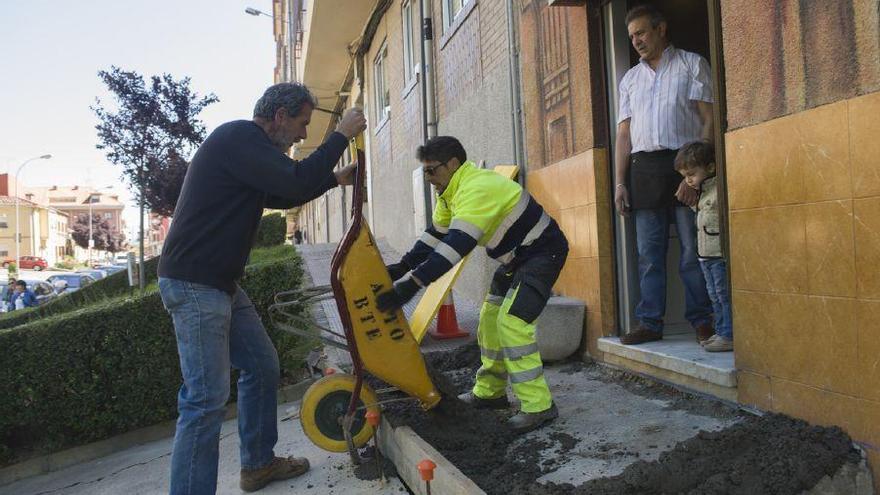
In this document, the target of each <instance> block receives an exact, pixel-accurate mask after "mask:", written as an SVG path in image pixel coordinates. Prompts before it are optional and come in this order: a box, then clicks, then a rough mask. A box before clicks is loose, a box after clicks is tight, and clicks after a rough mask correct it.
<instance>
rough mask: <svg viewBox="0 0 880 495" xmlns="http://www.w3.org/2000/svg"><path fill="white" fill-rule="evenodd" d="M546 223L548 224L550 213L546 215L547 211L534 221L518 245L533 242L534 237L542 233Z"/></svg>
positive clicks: (526, 244)
mask: <svg viewBox="0 0 880 495" xmlns="http://www.w3.org/2000/svg"><path fill="white" fill-rule="evenodd" d="M548 225H550V215H548V214H547V213H542V214H541V219H540V220H538V223H536V224H535V226H534V227H532V230H530V231H529V233H528V234H526V237H525V239H523V242H522V244H520V246H528V245H529V244H531V243H533V242H535V239H537V238H538V237H541V234H543V233H544V230H545V229H546V228H547V226H548Z"/></svg>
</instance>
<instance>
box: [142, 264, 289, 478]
mask: <svg viewBox="0 0 880 495" xmlns="http://www.w3.org/2000/svg"><path fill="white" fill-rule="evenodd" d="M236 289H237V290H236V293H235V295H234V296H231V295H229V294H228V293H226V292H224V291H222V290H219V289H216V288H214V287H211V286H208V285H202V284H196V283H191V282H185V281H182V280H174V279H169V278H160V279H159V292H160V294H161V296H162V303H163V304H164V305H165V309H167V310H168V312H169V313H170V314H171V318H172V319H173V321H174V330H175V333H176V334H177V352H178V354H179V355H180V370H181V373H182V374H183V385H181V387H180V392H179V394H178V397H177V408H178V411H179V414H180V415H179V416H178V418H177V432H176V433H175V435H174V450H173V453H172V456H171V494H172V495H178V494H186V495H201V494H213V493H215V491H216V489H217V464H218V462H219V447H220V426H221V425H222V423H223V419H224V417H225V413H226V408H225V406H226V402H227V401H228V400H229V386H230V383H229V381H230V370H231V367H235V368H237V369H240V370H241V375H240V378H239V380H238V436H239V440H240V442H241V443H240V455H241V467H242V468H243V469H256V468H261V467H264V466H266V465H268V464H269V463H270V462H272V460H273V458H274V456H275V455H274V452H273V448H274V446H275V442H276V441H277V440H278V429H277V428H278V423H277V407H278V404H277V402H278V397H277V389H278V383H279V381H280V368H279V365H278V353H277V352H276V351H275V347H274V346H273V345H272V341H271V340H270V339H269V336H268V335H267V334H266V329H265V328H263V324H262V323H261V322H260V317H259V316H258V315H257V312H256V310H255V309H254V305H253V304H252V303H251V301H250V299H248V296H247V294H245V293H244V291H243V290H241V288H240V287H236Z"/></svg>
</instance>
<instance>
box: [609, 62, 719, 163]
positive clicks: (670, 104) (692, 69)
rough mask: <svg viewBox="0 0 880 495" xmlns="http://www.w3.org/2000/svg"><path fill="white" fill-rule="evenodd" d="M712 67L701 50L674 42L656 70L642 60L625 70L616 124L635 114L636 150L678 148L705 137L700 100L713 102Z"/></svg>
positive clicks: (633, 134)
mask: <svg viewBox="0 0 880 495" xmlns="http://www.w3.org/2000/svg"><path fill="white" fill-rule="evenodd" d="M710 70H711V69H710V68H709V63H708V62H707V61H706V59H704V58H703V57H701V56H700V55H698V54H696V53H692V52H687V51H684V50H679V49H677V48H675V47H673V46H672V45H670V46H668V47H666V49H665V50H664V51H663V55H661V58H660V63H659V65H658V66H657V70H656V71H655V70H654V69H652V68H651V66H650V64H648V62H646V61H645V60H641V61H640V62H639V63H638V65H636V66H634V67H633V68H631V69H630V70H628V71H627V72H626V74H625V75H624V76H623V79H621V81H620V112H619V114H618V117H617V123H618V124H620V123H621V122H623V121H624V120H626V119H631V121H630V139H631V141H632V153H636V152H639V151H657V150H663V149H669V150H675V149H678V148H681V147H682V145H684V144H685V143H688V142H691V141H696V140H698V139H700V137H701V136H700V134H701V132H702V124H701V121H700V114H699V112H698V110H697V102H698V101H705V102H708V103H713V102H714V99H713V96H712V78H711V73H710Z"/></svg>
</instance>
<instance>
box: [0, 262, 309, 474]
mask: <svg viewBox="0 0 880 495" xmlns="http://www.w3.org/2000/svg"><path fill="white" fill-rule="evenodd" d="M292 252H293V251H292V250H291V251H289V252H288V253H289V255H288V257H287V258H286V259H283V260H276V261H269V262H265V263H260V264H257V265H251V266H248V267H247V269H246V274H245V277H244V279H243V280H242V281H241V286H242V287H243V288H244V289H245V290H246V291H247V292H248V294H249V295H250V297H251V299H252V301H253V302H254V305H255V306H256V308H257V311H258V312H259V313H260V315H261V316H262V317H263V321H264V322H268V318H267V316H266V309H267V307H268V306H269V304H271V303H272V301H273V296H274V294H275V293H276V292H278V291H281V290H286V289H291V288H296V287H298V286H299V285H300V282H301V280H302V268H301V264H300V261H299V258H297V257H295V254H293V255H292V256H290V253H292ZM267 326H269V325H267ZM269 334H270V337H271V338H272V340H273V342H274V343H275V346H276V348H277V349H278V354H279V358H280V359H281V366H282V370H283V374H287V375H288V376H289V375H290V374H291V373H292V372H296V371H298V370H299V369H300V368H301V363H302V359H303V358H304V354H305V352H307V350H308V347H309V346H310V345H311V343H304V342H301V341H300V339H298V338H297V337H295V336H292V335H289V334H286V333H283V332H280V331H276V330H274V329H272V328H269ZM0 349H2V350H3V351H2V352H0V397H2V400H0V464H4V463H9V462H10V461H14V460H20V459H21V458H22V457H27V456H29V455H31V454H33V453H42V452H47V451H54V450H58V449H62V448H66V447H70V446H73V445H80V444H84V443H87V442H92V441H96V440H100V439H103V438H107V437H109V436H112V435H116V434H119V433H122V432H126V431H130V430H132V429H136V428H140V427H144V426H148V425H153V424H156V423H159V422H162V421H166V420H169V419H173V418H175V417H176V416H177V410H176V397H177V391H178V388H179V387H180V383H181V377H180V368H179V364H178V356H177V348H176V341H175V337H174V329H173V326H172V323H171V318H170V317H169V315H168V314H167V313H166V311H165V309H164V308H163V306H162V302H161V299H160V297H159V294H158V292H156V291H155V290H154V291H152V292H149V293H147V294H146V295H144V296H139V295H138V296H134V297H121V298H117V299H115V300H105V301H103V302H99V303H96V304H92V305H89V306H87V307H85V308H81V309H78V310H75V311H70V312H68V313H66V314H60V315H55V316H50V317H48V318H44V319H40V320H37V321H33V322H30V323H28V324H26V325H22V326H19V327H16V328H13V329H7V330H0ZM234 383H235V382H234V381H233V384H234ZM233 394H234V391H233Z"/></svg>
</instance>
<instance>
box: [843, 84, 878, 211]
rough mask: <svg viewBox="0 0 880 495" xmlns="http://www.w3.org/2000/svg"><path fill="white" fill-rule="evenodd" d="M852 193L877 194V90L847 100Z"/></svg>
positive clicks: (857, 194) (866, 195)
mask: <svg viewBox="0 0 880 495" xmlns="http://www.w3.org/2000/svg"><path fill="white" fill-rule="evenodd" d="M847 104H848V105H849V133H850V135H849V145H850V157H851V163H852V181H853V195H854V196H855V197H857V198H864V197H868V196H877V195H880V164H878V162H877V159H878V157H880V139H878V136H880V117H878V116H880V92H877V93H871V94H869V95H866V96H862V97H860V98H853V99H851V100H848V102H847Z"/></svg>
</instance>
